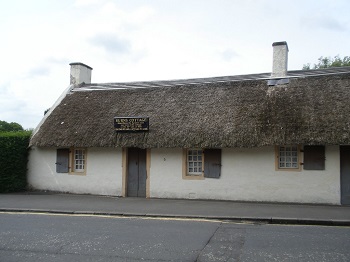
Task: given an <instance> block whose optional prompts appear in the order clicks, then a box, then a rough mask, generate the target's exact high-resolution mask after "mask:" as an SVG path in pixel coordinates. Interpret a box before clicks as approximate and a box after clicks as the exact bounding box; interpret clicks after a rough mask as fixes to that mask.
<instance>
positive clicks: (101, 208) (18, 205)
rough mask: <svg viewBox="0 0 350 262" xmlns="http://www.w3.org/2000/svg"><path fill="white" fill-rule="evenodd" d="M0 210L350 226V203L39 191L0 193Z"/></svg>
mask: <svg viewBox="0 0 350 262" xmlns="http://www.w3.org/2000/svg"><path fill="white" fill-rule="evenodd" d="M0 211H2V212H45V213H63V214H91V215H113V216H146V217H173V218H203V219H219V220H230V221H251V222H257V223H273V224H279V223H282V224H310V225H337V226H350V206H330V205H304V204H276V203H252V202H234V201H210V200H209V201H206V200H182V199H181V200H175V199H142V198H119V197H107V196H93V195H74V194H58V193H57V194H54V193H39V192H38V193H35V192H34V193H33V192H29V193H16V194H0Z"/></svg>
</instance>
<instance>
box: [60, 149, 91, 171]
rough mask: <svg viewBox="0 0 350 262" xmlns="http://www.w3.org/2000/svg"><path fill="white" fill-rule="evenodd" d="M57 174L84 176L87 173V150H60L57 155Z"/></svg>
mask: <svg viewBox="0 0 350 262" xmlns="http://www.w3.org/2000/svg"><path fill="white" fill-rule="evenodd" d="M55 164H56V172H57V173H70V174H80V175H84V174H85V171H86V149H84V148H71V149H69V148H60V149H57V154H56V163H55Z"/></svg>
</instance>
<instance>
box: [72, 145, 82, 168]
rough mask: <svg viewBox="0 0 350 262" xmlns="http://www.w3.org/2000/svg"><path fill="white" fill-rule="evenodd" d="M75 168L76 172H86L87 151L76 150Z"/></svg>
mask: <svg viewBox="0 0 350 262" xmlns="http://www.w3.org/2000/svg"><path fill="white" fill-rule="evenodd" d="M73 166H74V170H73V171H74V172H84V171H85V149H81V148H79V149H74V154H73Z"/></svg>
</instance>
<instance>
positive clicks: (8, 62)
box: [0, 0, 350, 129]
mask: <svg viewBox="0 0 350 262" xmlns="http://www.w3.org/2000/svg"><path fill="white" fill-rule="evenodd" d="M349 10H350V1H348V0H293V1H292V0H289V1H287V0H244V1H243V0H143V1H141V0H50V1H48V0H30V1H29V0H11V1H9V0H0V37H1V38H0V39H1V41H0V120H3V121H7V122H17V123H19V124H21V125H22V126H23V127H24V128H25V129H29V128H35V127H36V126H37V125H38V124H39V122H40V120H41V119H42V117H43V115H44V111H45V110H46V109H48V108H50V107H51V106H52V105H53V104H54V103H55V101H56V100H57V99H58V97H59V96H60V95H61V94H62V92H64V90H65V89H66V88H67V87H68V86H69V75H70V66H69V63H71V62H82V63H84V64H87V65H89V66H90V67H92V68H93V71H92V82H93V83H104V82H127V81H145V80H171V79H186V78H198V77H214V76H228V75H239V74H253V73H266V72H271V69H272V43H273V42H279V41H286V42H287V43H288V47H289V57H288V60H289V61H288V69H289V70H298V69H302V67H303V65H304V64H306V63H311V64H313V63H317V60H318V58H319V57H320V56H331V57H334V56H335V55H340V56H341V57H343V56H349V55H350V16H349Z"/></svg>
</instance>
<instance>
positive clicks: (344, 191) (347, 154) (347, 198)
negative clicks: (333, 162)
mask: <svg viewBox="0 0 350 262" xmlns="http://www.w3.org/2000/svg"><path fill="white" fill-rule="evenodd" d="M340 174H341V175H340V184H341V187H340V190H341V203H342V204H343V205H350V146H340Z"/></svg>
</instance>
